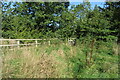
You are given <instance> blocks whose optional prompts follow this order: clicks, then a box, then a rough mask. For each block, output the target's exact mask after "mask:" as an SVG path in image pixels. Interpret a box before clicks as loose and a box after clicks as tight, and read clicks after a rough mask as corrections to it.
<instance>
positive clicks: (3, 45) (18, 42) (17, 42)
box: [0, 38, 57, 47]
mask: <svg viewBox="0 0 120 80" xmlns="http://www.w3.org/2000/svg"><path fill="white" fill-rule="evenodd" d="M56 39H57V38H53V39H0V47H5V46H8V47H9V46H18V47H19V46H20V45H23V46H27V45H36V46H37V45H39V44H41V43H38V41H44V40H47V41H48V44H49V45H50V40H56ZM4 41H8V42H9V43H10V42H14V43H12V44H3V43H4ZM20 41H35V43H28V44H21V43H20Z"/></svg>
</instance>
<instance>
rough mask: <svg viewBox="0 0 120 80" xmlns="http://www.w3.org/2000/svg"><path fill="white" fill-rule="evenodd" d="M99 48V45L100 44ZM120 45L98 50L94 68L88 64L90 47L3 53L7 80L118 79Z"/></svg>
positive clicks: (65, 46) (49, 47) (60, 46)
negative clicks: (87, 54) (27, 79)
mask: <svg viewBox="0 0 120 80" xmlns="http://www.w3.org/2000/svg"><path fill="white" fill-rule="evenodd" d="M96 44H97V43H96ZM116 47H117V45H116V44H114V45H113V46H112V47H109V46H106V45H103V44H100V45H99V46H98V45H95V46H94V51H93V58H92V64H90V65H88V64H87V63H86V53H88V52H89V47H88V44H87V43H78V44H77V45H76V46H70V45H69V44H65V43H59V44H56V43H55V44H51V45H39V46H38V47H35V46H30V47H22V48H21V49H20V48H19V49H18V48H14V50H10V49H7V48H5V49H2V51H3V54H4V56H3V71H2V72H3V75H2V77H3V78H118V55H117V53H116V50H117V48H116Z"/></svg>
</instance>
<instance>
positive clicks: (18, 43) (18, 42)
mask: <svg viewBox="0 0 120 80" xmlns="http://www.w3.org/2000/svg"><path fill="white" fill-rule="evenodd" d="M17 45H18V48H20V46H19V45H20V41H19V40H18V41H17Z"/></svg>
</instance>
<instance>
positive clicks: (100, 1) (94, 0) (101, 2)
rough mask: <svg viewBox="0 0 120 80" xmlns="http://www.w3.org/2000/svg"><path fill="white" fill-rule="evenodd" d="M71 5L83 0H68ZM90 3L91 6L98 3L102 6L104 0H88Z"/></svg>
mask: <svg viewBox="0 0 120 80" xmlns="http://www.w3.org/2000/svg"><path fill="white" fill-rule="evenodd" d="M69 1H70V4H71V5H78V4H80V3H82V2H83V0H69ZM89 1H90V3H91V6H92V8H93V7H94V6H95V5H98V6H100V7H103V5H104V4H105V0H89Z"/></svg>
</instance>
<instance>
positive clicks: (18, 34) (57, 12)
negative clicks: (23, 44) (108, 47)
mask: <svg viewBox="0 0 120 80" xmlns="http://www.w3.org/2000/svg"><path fill="white" fill-rule="evenodd" d="M112 4H113V5H116V7H113V6H111V5H112ZM106 5H109V6H108V7H106V8H103V9H102V8H100V7H98V6H95V7H94V9H92V8H91V4H90V3H89V2H83V3H81V4H79V5H76V6H74V5H73V6H71V8H70V9H68V6H69V2H37V3H36V2H32V3H31V2H21V3H18V2H9V3H4V2H3V14H2V16H3V20H2V36H3V37H4V38H69V37H76V38H81V37H86V36H90V37H94V38H96V39H97V40H104V41H106V40H107V41H109V40H115V39H117V37H118V36H119V35H118V32H119V29H118V28H119V27H118V28H117V25H119V18H118V13H117V11H118V10H117V8H118V9H119V7H117V5H118V4H116V3H110V4H106ZM11 6H13V7H11ZM112 10H113V11H112ZM109 13H110V14H109ZM114 14H117V15H116V16H114ZM111 16H112V17H111ZM116 18H117V19H116ZM112 19H114V20H112ZM114 25H115V26H116V28H113V26H114ZM116 31H117V32H116ZM114 33H115V34H114ZM116 33H117V34H116Z"/></svg>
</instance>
